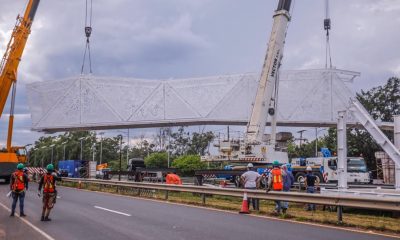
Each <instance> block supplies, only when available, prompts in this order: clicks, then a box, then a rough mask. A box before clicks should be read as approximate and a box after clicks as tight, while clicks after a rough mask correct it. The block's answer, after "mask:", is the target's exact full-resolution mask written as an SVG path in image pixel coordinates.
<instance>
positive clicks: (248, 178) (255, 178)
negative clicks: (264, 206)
mask: <svg viewBox="0 0 400 240" xmlns="http://www.w3.org/2000/svg"><path fill="white" fill-rule="evenodd" d="M253 167H254V166H253V164H252V163H249V164H247V171H246V172H245V173H243V174H242V176H241V177H240V179H241V182H242V183H243V184H244V188H245V189H253V190H255V189H257V187H258V186H259V184H260V181H261V175H260V174H259V173H258V172H256V171H254V170H253ZM250 202H252V205H253V209H254V210H259V200H258V199H254V198H252V199H248V203H249V205H250Z"/></svg>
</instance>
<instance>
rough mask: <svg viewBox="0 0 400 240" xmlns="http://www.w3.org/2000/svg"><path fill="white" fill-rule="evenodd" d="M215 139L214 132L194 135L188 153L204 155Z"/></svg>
mask: <svg viewBox="0 0 400 240" xmlns="http://www.w3.org/2000/svg"><path fill="white" fill-rule="evenodd" d="M213 139H214V133H213V132H206V133H196V132H195V133H193V136H192V139H191V141H190V145H189V151H188V153H189V154H200V155H204V154H205V152H206V150H207V148H208V146H209V144H210V142H211V141H212V140H213Z"/></svg>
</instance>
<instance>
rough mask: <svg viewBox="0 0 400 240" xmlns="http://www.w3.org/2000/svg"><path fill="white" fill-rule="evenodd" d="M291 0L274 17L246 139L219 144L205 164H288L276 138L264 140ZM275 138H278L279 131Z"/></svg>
mask: <svg viewBox="0 0 400 240" xmlns="http://www.w3.org/2000/svg"><path fill="white" fill-rule="evenodd" d="M290 4H291V0H279V4H278V8H277V10H276V11H275V13H274V16H273V18H274V22H273V26H272V31H271V35H270V39H269V42H268V48H267V53H266V56H265V60H264V64H263V67H262V72H261V77H260V81H259V84H258V88H257V93H256V97H255V100H254V104H253V109H252V112H251V116H250V120H249V123H248V125H247V130H246V136H245V138H244V139H241V140H234V139H229V138H228V139H227V140H223V141H221V140H220V141H219V142H218V143H217V144H215V146H216V147H218V148H219V155H218V156H204V157H202V160H204V161H237V162H260V163H271V162H272V161H275V160H278V161H279V162H281V163H286V162H288V155H287V153H286V152H281V151H277V150H276V149H275V136H271V140H272V141H270V142H269V143H267V142H266V141H264V140H263V138H264V131H265V126H266V124H267V121H268V115H269V114H270V115H274V114H276V113H277V111H276V105H277V104H276V101H277V99H276V98H277V91H276V89H277V85H278V84H277V83H278V81H279V78H278V72H279V67H280V65H281V60H282V58H283V49H284V45H285V38H286V32H287V28H288V24H289V21H290V14H289V10H290ZM272 127H274V126H272ZM272 134H273V135H275V129H273V131H272Z"/></svg>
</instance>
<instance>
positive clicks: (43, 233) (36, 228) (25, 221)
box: [0, 203, 55, 240]
mask: <svg viewBox="0 0 400 240" xmlns="http://www.w3.org/2000/svg"><path fill="white" fill-rule="evenodd" d="M0 206H2V207H3V208H4V209H6V210H7V211H8V212H11V209H9V208H8V207H7V206H6V205H4V204H3V203H0ZM16 215H17V216H18V217H19V215H18V214H16ZM19 219H21V220H22V221H23V222H24V223H26V224H27V225H28V226H30V227H31V228H33V230H35V231H36V232H38V233H40V234H41V235H42V236H43V237H45V238H46V239H47V240H55V239H54V238H53V237H51V236H50V235H49V234H47V233H45V232H44V231H43V230H41V229H40V228H38V227H36V226H35V225H33V224H32V223H31V222H29V221H28V220H26V219H25V218H22V217H20V218H19Z"/></svg>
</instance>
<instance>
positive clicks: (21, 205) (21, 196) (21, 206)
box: [11, 191, 25, 214]
mask: <svg viewBox="0 0 400 240" xmlns="http://www.w3.org/2000/svg"><path fill="white" fill-rule="evenodd" d="M12 198H13V202H12V206H11V212H12V213H14V212H15V208H16V207H17V201H18V198H19V213H20V214H21V213H24V200H25V192H24V191H23V192H19V193H17V192H13V193H12Z"/></svg>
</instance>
